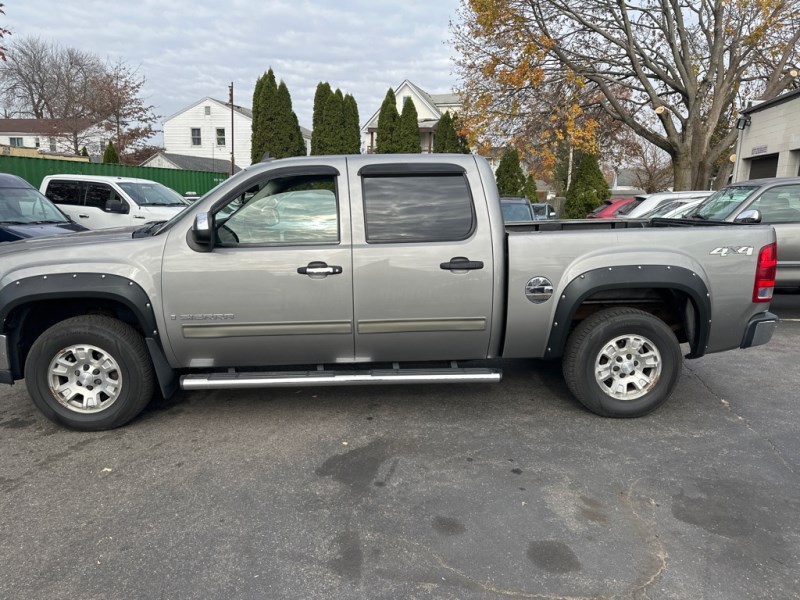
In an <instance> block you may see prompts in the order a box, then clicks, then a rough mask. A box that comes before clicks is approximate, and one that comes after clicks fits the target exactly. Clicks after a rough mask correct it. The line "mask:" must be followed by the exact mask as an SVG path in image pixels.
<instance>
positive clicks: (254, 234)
mask: <svg viewBox="0 0 800 600" xmlns="http://www.w3.org/2000/svg"><path fill="white" fill-rule="evenodd" d="M335 185H336V179H335V178H334V177H333V176H328V175H326V176H313V175H312V176H298V177H283V178H279V179H270V180H266V181H264V182H262V183H260V184H259V185H257V186H255V187H254V188H251V189H250V190H247V192H245V193H244V194H242V195H241V196H237V197H236V198H235V199H233V200H231V202H229V203H228V204H227V205H225V206H224V207H223V208H222V209H221V210H220V211H219V212H217V214H216V223H217V238H218V241H219V243H220V245H222V246H237V245H239V244H257V245H269V246H280V245H286V246H299V245H312V244H335V243H338V242H339V211H338V208H337V206H338V205H337V201H336V193H335V189H336V187H335Z"/></svg>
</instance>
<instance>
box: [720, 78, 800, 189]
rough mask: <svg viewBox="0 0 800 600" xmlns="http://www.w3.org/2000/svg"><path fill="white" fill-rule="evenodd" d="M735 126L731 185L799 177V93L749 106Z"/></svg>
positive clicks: (794, 92) (789, 93) (798, 91)
mask: <svg viewBox="0 0 800 600" xmlns="http://www.w3.org/2000/svg"><path fill="white" fill-rule="evenodd" d="M736 127H737V129H738V130H739V139H738V141H737V148H736V155H735V157H734V159H735V164H734V170H733V181H734V182H737V181H743V180H745V179H758V178H761V177H797V176H800V90H793V91H791V92H787V93H785V94H782V95H780V96H778V97H776V98H773V99H772V100H767V101H766V102H758V103H753V104H751V105H750V106H749V107H748V108H746V109H744V110H743V111H742V112H741V113H740V116H739V119H738V121H737V123H736Z"/></svg>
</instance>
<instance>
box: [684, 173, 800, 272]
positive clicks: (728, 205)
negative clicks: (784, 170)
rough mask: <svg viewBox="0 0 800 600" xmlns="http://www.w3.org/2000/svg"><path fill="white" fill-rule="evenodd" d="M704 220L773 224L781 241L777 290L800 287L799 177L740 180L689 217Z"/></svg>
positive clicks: (702, 204) (723, 189)
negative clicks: (778, 288) (779, 288)
mask: <svg viewBox="0 0 800 600" xmlns="http://www.w3.org/2000/svg"><path fill="white" fill-rule="evenodd" d="M689 217H690V218H692V219H701V220H703V221H711V222H714V221H722V222H728V223H763V224H768V225H772V226H773V227H774V228H775V233H776V235H777V238H778V276H777V282H776V286H777V287H800V177H772V178H769V179H753V180H750V181H741V182H739V183H734V184H732V185H729V186H727V187H724V188H722V189H721V190H719V191H718V192H716V193H715V194H714V195H712V196H710V197H708V198H706V199H705V200H704V201H703V202H702V203H701V204H700V205H699V206H698V207H697V209H695V211H694V212H693V213H692V214H691V215H689Z"/></svg>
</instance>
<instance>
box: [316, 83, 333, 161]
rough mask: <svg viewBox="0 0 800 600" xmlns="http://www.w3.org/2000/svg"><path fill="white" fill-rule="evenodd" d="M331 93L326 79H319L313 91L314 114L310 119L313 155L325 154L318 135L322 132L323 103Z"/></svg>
mask: <svg viewBox="0 0 800 600" xmlns="http://www.w3.org/2000/svg"><path fill="white" fill-rule="evenodd" d="M332 93H333V92H332V90H331V86H330V84H328V82H327V81H325V82H322V81H320V82H319V83H318V84H317V91H316V92H315V93H314V116H313V117H312V120H311V127H312V131H311V154H313V155H321V154H326V152H324V151H323V149H322V148H324V145H323V146H322V148H321V144H322V141H321V140H320V135H321V134H322V124H323V120H324V116H323V115H324V112H325V104H326V103H327V101H328V97H329V96H330V95H331V94H332Z"/></svg>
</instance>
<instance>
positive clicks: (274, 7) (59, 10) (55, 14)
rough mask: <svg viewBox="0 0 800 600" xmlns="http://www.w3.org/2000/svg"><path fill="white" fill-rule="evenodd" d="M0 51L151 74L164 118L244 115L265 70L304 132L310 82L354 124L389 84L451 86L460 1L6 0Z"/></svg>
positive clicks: (151, 97) (430, 88)
mask: <svg viewBox="0 0 800 600" xmlns="http://www.w3.org/2000/svg"><path fill="white" fill-rule="evenodd" d="M2 1H3V3H4V4H5V7H4V10H5V13H6V16H5V18H4V19H3V21H2V23H0V24H2V25H3V26H4V27H6V29H10V30H11V31H12V35H11V36H9V37H7V38H6V40H5V45H6V46H8V45H10V44H13V42H14V40H15V39H17V38H21V37H26V36H38V37H40V38H43V39H46V40H52V41H55V42H57V43H59V44H61V45H62V46H71V47H74V48H78V49H81V50H86V51H90V52H94V53H95V54H97V55H99V56H101V57H103V58H106V57H108V58H109V59H111V60H116V59H118V58H121V59H123V60H124V61H126V62H127V63H128V64H130V65H133V66H136V67H138V68H139V69H140V72H141V73H142V74H143V75H144V76H145V77H146V78H147V84H146V90H145V95H146V97H147V101H148V102H149V103H150V104H153V105H155V107H156V113H157V114H159V115H160V116H161V117H162V118H163V117H168V116H170V115H171V114H173V113H175V112H176V111H178V110H180V109H181V108H183V107H185V106H188V105H189V104H191V103H193V102H195V101H197V100H199V99H201V98H203V97H205V96H211V97H212V98H217V99H220V100H225V101H226V100H227V96H228V85H229V84H230V82H231V81H232V82H233V84H234V93H235V96H234V102H235V103H236V104H239V105H241V106H246V107H250V106H251V105H252V99H253V87H254V86H255V82H256V79H257V78H258V76H259V75H261V74H262V73H263V72H264V71H266V70H267V69H268V68H269V67H272V68H273V70H274V71H275V76H276V78H277V79H278V81H280V80H281V79H283V80H284V81H285V82H286V85H287V86H288V87H289V92H290V93H291V95H292V103H293V106H294V110H295V112H296V113H297V116H298V119H299V120H300V124H301V125H303V126H304V127H308V128H310V127H311V116H312V108H313V101H314V91H315V90H316V87H317V83H319V82H320V81H327V82H328V83H330V84H331V87H333V88H334V89H335V88H337V87H338V88H340V89H341V90H342V92H344V93H350V94H353V96H354V97H355V99H356V102H357V103H358V110H359V118H360V120H361V124H362V125H363V124H364V122H365V121H366V120H367V119H368V118H369V117H370V116H372V114H373V113H374V112H375V111H377V110H378V109H379V108H380V103H381V101H382V100H383V96H384V95H385V94H386V90H387V89H388V88H389V87H396V86H397V85H399V84H400V83H402V81H403V80H404V79H409V80H411V81H412V82H413V83H415V84H417V85H419V86H420V87H421V88H422V89H424V90H425V91H427V92H429V93H432V94H437V93H447V92H450V91H452V90H453V88H455V87H456V86H457V85H458V82H457V80H456V76H455V74H454V73H453V64H452V61H451V58H452V57H453V56H454V51H453V49H452V47H451V46H450V45H449V43H448V40H449V38H450V34H449V29H448V23H449V21H450V20H455V19H456V9H457V8H458V5H459V0H427V1H422V0H400V1H387V0H338V1H335V2H334V1H331V0H327V1H326V0H260V1H256V0H223V1H219V0H217V1H209V0H136V1H134V0H2Z"/></svg>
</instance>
